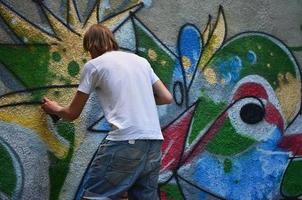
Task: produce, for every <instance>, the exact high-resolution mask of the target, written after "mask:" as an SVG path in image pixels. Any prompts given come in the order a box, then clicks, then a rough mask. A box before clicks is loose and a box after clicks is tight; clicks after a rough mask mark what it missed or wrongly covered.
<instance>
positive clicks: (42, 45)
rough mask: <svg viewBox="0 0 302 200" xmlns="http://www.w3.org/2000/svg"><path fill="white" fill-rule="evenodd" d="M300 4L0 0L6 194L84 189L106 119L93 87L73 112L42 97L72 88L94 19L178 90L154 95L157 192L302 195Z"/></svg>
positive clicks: (52, 194)
mask: <svg viewBox="0 0 302 200" xmlns="http://www.w3.org/2000/svg"><path fill="white" fill-rule="evenodd" d="M143 3H144V4H143ZM301 13H302V1H300V0H291V1H284V0H266V1H262V0H254V1H241V0H191V1H188V0H177V1H176V0H153V1H152V0H144V1H139V0H103V1H96V0H90V1H84V0H35V1H30V0H22V1H17V0H0V24H1V28H0V199H1V200H2V199H18V200H19V199H24V200H28V199H37V200H38V199H39V200H41V199H43V200H44V199H45V200H46V199H50V200H57V199H61V200H69V199H79V195H80V193H81V191H82V180H83V179H84V178H85V176H86V170H87V168H88V167H89V163H90V161H91V159H92V158H93V156H94V153H95V151H96V149H97V147H98V145H99V144H100V142H101V141H102V140H103V138H104V137H105V136H106V133H107V132H108V131H109V130H110V128H109V126H108V123H107V122H106V120H105V119H104V117H103V115H102V110H101V108H100V107H99V105H98V103H97V102H96V96H95V94H92V95H91V97H90V99H89V102H88V104H87V105H86V106H85V109H84V111H83V113H82V115H81V117H80V118H79V119H77V120H76V121H74V122H72V123H71V122H64V121H56V120H55V119H53V118H52V117H51V116H48V115H45V114H44V113H43V112H42V110H41V109H40V104H41V99H42V97H43V96H48V97H49V98H50V99H54V100H56V101H58V102H60V103H61V104H62V105H67V104H68V103H69V101H70V100H71V99H72V97H73V95H74V93H75V91H76V88H77V85H78V83H79V76H80V73H81V70H82V67H83V64H84V63H85V62H87V60H88V59H89V56H88V55H87V54H86V53H84V52H83V49H82V46H81V45H82V38H83V33H84V32H85V31H86V30H87V29H88V27H89V26H90V25H91V24H95V23H102V24H104V25H106V26H108V27H109V28H110V29H111V30H112V31H113V32H114V34H115V36H116V38H117V40H118V43H119V45H120V47H121V48H122V49H124V50H128V51H132V52H134V53H136V54H138V55H141V56H143V57H145V58H146V59H148V60H149V61H150V63H151V65H152V67H153V69H154V71H155V72H156V73H157V74H158V76H159V77H160V78H161V80H162V81H163V82H164V83H165V84H166V86H167V87H168V89H169V90H170V91H171V93H172V94H173V97H174V102H173V103H172V104H170V105H166V106H159V107H158V113H159V116H160V122H161V125H162V132H163V134H164V137H165V140H164V143H163V147H162V151H163V158H162V165H161V170H160V178H159V194H160V198H161V199H162V200H179V199H188V200H191V199H192V200H195V199H244V200H246V199H284V198H299V197H300V199H302V179H301V177H302V126H301V123H302V116H301V83H302V82H301V64H299V63H302V21H301V20H302V17H301ZM125 89H127V88H125Z"/></svg>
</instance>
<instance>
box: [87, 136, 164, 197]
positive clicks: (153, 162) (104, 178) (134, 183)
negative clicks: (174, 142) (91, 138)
mask: <svg viewBox="0 0 302 200" xmlns="http://www.w3.org/2000/svg"><path fill="white" fill-rule="evenodd" d="M161 145H162V140H135V141H110V140H104V141H103V142H102V144H101V145H100V147H99V149H98V151H97V153H96V156H95V157H94V160H93V161H92V163H91V166H90V168H89V170H88V176H86V179H85V180H84V191H83V195H82V197H83V198H85V199H93V200H115V199H119V198H121V196H122V195H123V194H124V193H125V192H126V191H128V199H129V200H157V199H159V197H158V191H157V187H158V174H159V169H160V162H161Z"/></svg>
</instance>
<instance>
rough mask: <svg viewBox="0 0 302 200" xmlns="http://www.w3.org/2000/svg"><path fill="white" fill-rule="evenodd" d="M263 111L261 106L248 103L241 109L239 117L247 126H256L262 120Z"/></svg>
mask: <svg viewBox="0 0 302 200" xmlns="http://www.w3.org/2000/svg"><path fill="white" fill-rule="evenodd" d="M264 115H265V111H264V108H263V106H260V105H258V104H256V103H248V104H246V105H244V106H242V107H241V109H240V117H241V119H242V121H243V122H245V123H247V124H257V123H258V122H261V121H262V120H263V118H264Z"/></svg>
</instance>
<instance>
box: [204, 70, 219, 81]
mask: <svg viewBox="0 0 302 200" xmlns="http://www.w3.org/2000/svg"><path fill="white" fill-rule="evenodd" d="M203 73H204V76H205V78H206V80H207V81H208V83H209V84H215V83H216V82H217V78H216V73H215V71H214V70H213V69H212V68H206V69H205V70H204V72H203Z"/></svg>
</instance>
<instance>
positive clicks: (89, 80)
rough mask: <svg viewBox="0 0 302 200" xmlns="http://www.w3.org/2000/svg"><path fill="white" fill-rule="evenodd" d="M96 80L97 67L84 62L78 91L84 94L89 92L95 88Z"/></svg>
mask: <svg viewBox="0 0 302 200" xmlns="http://www.w3.org/2000/svg"><path fill="white" fill-rule="evenodd" d="M97 80H98V73H97V69H96V68H95V66H94V65H93V64H91V63H86V64H85V65H84V69H83V72H82V74H81V78H80V84H79V87H78V91H81V92H84V93H85V94H90V93H91V92H92V91H93V90H94V89H95V88H96V83H97Z"/></svg>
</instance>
